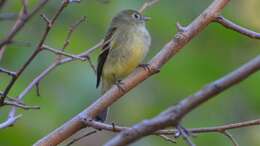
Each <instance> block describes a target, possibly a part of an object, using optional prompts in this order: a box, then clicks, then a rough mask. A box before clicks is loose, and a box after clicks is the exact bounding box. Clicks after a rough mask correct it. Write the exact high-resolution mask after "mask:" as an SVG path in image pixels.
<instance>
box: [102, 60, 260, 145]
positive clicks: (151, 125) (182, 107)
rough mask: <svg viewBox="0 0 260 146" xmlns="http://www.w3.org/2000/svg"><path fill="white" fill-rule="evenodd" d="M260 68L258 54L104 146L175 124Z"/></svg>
mask: <svg viewBox="0 0 260 146" xmlns="http://www.w3.org/2000/svg"><path fill="white" fill-rule="evenodd" d="M259 69H260V56H257V57H256V58H254V59H253V60H251V61H250V62H248V63H247V64H245V65H243V66H242V67H240V68H239V69H237V70H235V71H233V72H231V73H230V74H228V75H226V76H224V77H222V78H220V79H219V80H217V81H215V82H212V83H211V84H209V85H208V86H206V87H204V88H202V89H201V90H199V91H198V92H196V93H195V94H193V95H191V96H189V97H187V98H185V99H184V100H182V101H181V102H180V103H179V104H177V105H176V106H174V107H171V108H169V109H168V110H166V111H165V112H163V113H161V114H160V115H158V116H157V117H155V118H153V119H150V120H146V121H143V122H142V123H139V124H136V125H134V126H133V127H132V128H130V129H129V130H125V131H123V132H122V133H120V134H119V135H117V136H116V137H115V138H114V139H112V140H111V141H110V142H108V143H107V144H106V146H119V145H127V144H129V143H130V142H133V141H135V140H138V139H140V138H141V137H144V136H147V135H149V134H151V133H153V132H155V131H157V130H159V129H164V128H166V127H168V126H176V125H177V124H178V122H179V121H180V120H181V119H182V118H183V117H184V116H185V115H186V114H188V113H189V112H190V111H192V110H193V109H194V108H196V107H198V106H199V105H201V104H202V103H204V102H206V101H207V100H209V99H210V98H213V97H214V96H215V95H218V94H219V93H221V92H222V91H224V90H225V89H227V88H229V87H231V86H233V85H235V84H237V83H239V82H241V81H242V80H244V79H246V78H247V77H248V76H250V75H251V74H253V73H255V72H256V71H258V70H259Z"/></svg>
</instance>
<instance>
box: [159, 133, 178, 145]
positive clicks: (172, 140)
mask: <svg viewBox="0 0 260 146" xmlns="http://www.w3.org/2000/svg"><path fill="white" fill-rule="evenodd" d="M158 136H159V137H161V138H162V139H164V140H166V141H169V142H172V143H177V142H176V141H175V139H173V138H170V137H168V136H166V135H163V134H160V135H158Z"/></svg>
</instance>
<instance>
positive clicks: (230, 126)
mask: <svg viewBox="0 0 260 146" xmlns="http://www.w3.org/2000/svg"><path fill="white" fill-rule="evenodd" d="M84 122H85V124H86V125H88V126H90V127H92V128H95V129H101V130H106V131H110V132H116V133H117V132H121V131H125V130H130V129H131V127H124V126H118V125H113V124H106V123H101V122H97V121H94V120H85V121H84ZM257 125H260V119H256V120H249V121H244V122H238V123H232V124H225V125H221V126H212V127H203V128H190V129H187V130H188V131H189V132H191V133H194V134H199V133H212V132H218V133H222V132H224V131H227V130H232V129H238V128H245V127H251V126H257ZM176 132H178V131H177V130H175V129H167V130H158V131H155V132H154V133H153V134H154V135H175V134H176Z"/></svg>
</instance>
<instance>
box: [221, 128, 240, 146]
mask: <svg viewBox="0 0 260 146" xmlns="http://www.w3.org/2000/svg"><path fill="white" fill-rule="evenodd" d="M221 133H222V134H224V135H225V136H226V137H227V138H228V139H229V140H230V141H231V142H232V144H233V145H234V146H239V145H238V143H237V141H236V139H235V138H234V137H233V136H232V134H230V133H229V132H227V131H223V132H221Z"/></svg>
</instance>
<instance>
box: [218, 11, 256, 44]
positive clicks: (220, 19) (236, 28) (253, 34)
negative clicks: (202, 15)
mask: <svg viewBox="0 0 260 146" xmlns="http://www.w3.org/2000/svg"><path fill="white" fill-rule="evenodd" d="M215 22H217V23H219V24H221V25H223V26H224V27H226V28H228V29H231V30H234V31H236V32H238V33H241V34H243V35H245V36H248V37H250V38H253V39H260V33H257V32H254V31H252V30H250V29H247V28H244V27H242V26H239V25H237V24H235V23H233V22H232V21H230V20H228V19H226V18H225V17H223V16H219V17H217V18H216V20H215Z"/></svg>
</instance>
